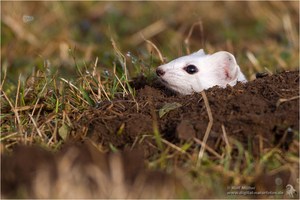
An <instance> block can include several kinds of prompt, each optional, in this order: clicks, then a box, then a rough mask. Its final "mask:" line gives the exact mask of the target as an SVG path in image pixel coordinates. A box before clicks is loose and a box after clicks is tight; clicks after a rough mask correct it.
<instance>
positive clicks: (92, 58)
mask: <svg viewBox="0 0 300 200" xmlns="http://www.w3.org/2000/svg"><path fill="white" fill-rule="evenodd" d="M35 3H36V4H35V5H34V6H33V4H32V3H23V2H2V3H1V4H2V13H1V17H2V21H1V49H2V52H1V57H2V59H1V66H2V67H1V86H0V90H1V127H0V131H1V136H0V141H1V152H2V153H3V152H6V151H11V149H12V147H13V146H14V145H16V144H27V145H30V144H39V145H40V146H43V147H45V148H48V149H51V150H57V149H59V148H60V146H61V145H62V144H63V142H64V141H65V140H67V138H68V135H69V134H71V130H72V128H74V125H75V124H74V123H76V122H77V121H79V119H80V118H81V117H82V113H83V112H84V111H85V110H87V109H89V108H90V107H96V106H97V105H98V104H99V103H100V102H102V101H105V100H108V101H112V100H113V99H114V98H115V97H116V96H118V95H122V96H126V95H131V96H132V97H133V98H134V97H135V93H136V91H134V89H133V88H131V87H130V84H129V83H130V80H131V78H132V77H134V76H136V75H138V74H144V75H145V76H146V77H147V78H149V79H151V77H152V76H154V70H155V68H156V67H157V66H158V65H159V64H161V63H162V61H164V60H171V59H172V58H175V57H177V56H180V55H183V54H185V53H188V52H189V51H196V50H198V49H200V48H205V51H207V52H208V53H212V52H214V51H217V50H227V51H231V52H232V53H234V54H235V55H236V57H237V61H238V63H239V64H240V66H241V68H242V71H244V72H245V74H246V75H247V77H248V78H249V79H250V80H251V79H253V78H254V75H255V73H256V72H262V71H267V72H270V73H276V72H278V71H282V70H295V69H298V65H299V53H298V52H299V37H298V35H299V32H298V30H299V10H298V9H297V8H299V2H286V3H283V2H219V3H215V2H184V6H183V2H177V3H172V2H160V3H157V2H143V3H142V2H126V3H124V2H123V3H122V2H35ZM196 5H197V6H196ZM297 5H298V6H297ZM128 7H129V8H130V9H129V10H130V11H129V10H128V9H127V8H128ZM211 10H214V12H211ZM244 10H245V11H244ZM20 11H22V12H20ZM20 13H24V14H25V15H27V14H28V16H33V21H31V22H28V23H23V22H22V21H20V19H22V17H24V16H22V15H21V14H20ZM216 13H218V14H217V15H216ZM219 16H222V17H221V18H219ZM29 19H31V18H29ZM137 19H139V20H138V21H137ZM193 24H194V26H193ZM136 106H137V107H138V106H139V105H138V103H137V102H136ZM153 116H155V114H153ZM123 128H124V127H122V126H121V127H120V128H119V131H118V133H119V134H122V129H123ZM153 132H154V136H149V137H154V138H155V141H156V142H157V148H158V149H159V150H160V154H158V155H155V156H154V157H153V158H152V159H151V160H147V161H146V162H147V165H148V167H149V168H154V169H162V170H164V171H167V172H172V171H176V167H175V166H176V165H175V164H174V162H177V161H178V162H180V160H181V162H184V163H185V164H184V166H185V167H186V169H188V170H189V173H190V175H191V177H193V180H194V182H193V183H190V182H188V181H189V179H188V178H185V179H186V180H185V179H184V180H183V181H187V182H188V184H191V185H192V187H191V188H193V187H194V186H195V185H201V186H202V188H203V189H201V191H194V190H193V189H191V191H189V193H188V194H184V195H187V197H190V196H193V195H196V196H197V195H199V194H201V195H202V196H213V197H223V198H224V194H226V192H227V191H228V190H227V188H224V185H226V184H231V185H241V184H246V185H247V184H251V183H252V182H253V181H254V180H255V179H256V178H258V177H261V175H263V174H265V173H266V174H272V173H275V171H276V170H286V169H288V170H289V171H290V172H291V173H294V174H297V172H296V171H295V169H297V163H298V162H299V158H298V157H297V156H295V152H296V151H295V152H294V153H291V154H288V153H285V154H283V152H281V151H280V150H279V149H276V148H275V149H270V150H267V151H266V152H262V154H261V157H260V158H254V157H253V155H252V154H251V153H250V152H251V151H249V150H248V149H244V147H243V146H242V145H241V144H240V143H239V142H238V141H235V140H232V139H231V138H227V137H226V130H225V128H224V129H223V136H224V138H225V141H226V146H224V147H223V151H222V152H219V153H216V152H215V153H214V152H212V151H211V150H209V149H207V148H206V149H205V150H206V151H204V145H202V146H203V147H202V148H203V149H202V150H201V151H200V149H199V148H198V146H199V143H201V142H202V141H186V142H182V144H181V146H176V145H174V144H172V143H170V142H168V141H166V140H164V139H163V138H162V137H161V135H160V133H159V130H158V127H157V124H155V120H154V124H153ZM297 134H298V135H295V137H299V133H297ZM145 137H147V135H145ZM203 142H204V143H205V141H203ZM294 145H296V146H297V145H298V146H299V143H298V144H294ZM111 151H113V152H115V151H118V150H117V149H116V148H115V147H114V146H111ZM199 152H201V154H199V155H198V153H199ZM207 152H209V154H208V153H207ZM210 154H212V155H213V156H212V155H210ZM233 156H235V158H233ZM199 158H201V165H197V163H198V159H199ZM295 166H296V167H295ZM219 183H222V184H219ZM216 185H217V186H216Z"/></svg>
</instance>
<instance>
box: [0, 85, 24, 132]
mask: <svg viewBox="0 0 300 200" xmlns="http://www.w3.org/2000/svg"><path fill="white" fill-rule="evenodd" d="M2 93H3V96H4V98H5V99H6V101H7V102H8V103H9V105H10V107H11V110H12V111H13V112H14V113H15V116H16V119H17V124H18V129H19V131H20V132H21V133H22V132H23V127H22V124H21V121H20V117H19V113H18V111H17V110H16V109H15V108H14V106H13V104H12V102H11V101H10V100H9V98H8V97H7V96H6V94H5V92H4V91H3V90H2Z"/></svg>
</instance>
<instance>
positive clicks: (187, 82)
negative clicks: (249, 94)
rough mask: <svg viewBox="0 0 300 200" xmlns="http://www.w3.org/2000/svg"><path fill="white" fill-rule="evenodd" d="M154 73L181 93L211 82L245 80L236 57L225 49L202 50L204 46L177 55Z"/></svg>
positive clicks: (217, 83) (222, 82) (222, 83)
mask: <svg viewBox="0 0 300 200" xmlns="http://www.w3.org/2000/svg"><path fill="white" fill-rule="evenodd" d="M156 74H157V75H158V76H159V78H160V79H161V80H162V82H163V83H164V84H165V85H166V86H167V87H168V88H170V89H172V90H174V91H177V92H179V93H181V94H185V95H187V94H192V93H194V92H201V91H202V90H205V89H208V88H211V87H213V86H216V85H218V86H220V87H226V86H227V85H231V86H234V85H235V84H236V83H237V81H241V82H247V80H246V78H245V76H244V74H243V73H242V72H241V70H240V67H239V66H238V64H237V63H236V60H235V57H234V56H233V55H232V54H231V53H229V52H226V51H219V52H216V53H214V54H205V53H204V51H203V49H200V50H199V51H197V52H195V53H192V54H190V55H186V56H182V57H179V58H177V59H175V60H172V61H171V62H169V63H167V64H164V65H161V66H159V67H158V68H157V69H156Z"/></svg>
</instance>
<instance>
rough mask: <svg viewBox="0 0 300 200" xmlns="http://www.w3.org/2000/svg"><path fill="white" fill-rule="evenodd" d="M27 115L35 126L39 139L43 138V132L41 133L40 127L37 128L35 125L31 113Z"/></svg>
mask: <svg viewBox="0 0 300 200" xmlns="http://www.w3.org/2000/svg"><path fill="white" fill-rule="evenodd" d="M28 116H29V117H30V119H31V121H32V123H33V125H34V127H35V128H36V131H37V133H38V134H39V136H40V137H41V139H42V140H44V139H43V134H42V133H41V131H40V129H39V128H38V126H37V124H36V122H35V120H34V119H33V117H32V115H31V114H28Z"/></svg>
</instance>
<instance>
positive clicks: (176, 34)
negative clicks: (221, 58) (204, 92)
mask: <svg viewBox="0 0 300 200" xmlns="http://www.w3.org/2000/svg"><path fill="white" fill-rule="evenodd" d="M1 5H2V7H1V50H2V51H1V58H2V59H1V66H2V69H1V72H2V73H3V69H7V75H8V80H9V81H11V82H17V79H18V77H19V76H20V74H21V75H22V77H24V78H26V76H28V75H29V74H30V73H31V72H32V70H33V69H38V68H43V67H45V66H47V67H48V68H53V69H54V68H55V69H58V70H59V73H60V74H59V76H62V77H72V76H74V75H75V74H76V72H75V71H76V70H75V67H74V59H75V60H76V62H77V63H78V65H80V66H87V67H90V66H93V65H94V63H95V62H96V58H98V63H97V66H98V67H99V68H100V69H101V70H105V69H110V68H112V66H113V62H114V61H115V51H114V48H113V46H112V42H111V39H113V40H114V41H115V42H116V44H117V46H118V48H119V49H120V51H121V53H122V54H124V55H129V54H128V53H130V55H131V56H129V57H128V56H127V59H128V62H129V64H128V67H129V71H130V72H131V74H132V76H135V75H136V74H137V73H140V71H139V70H135V69H133V65H132V62H133V61H134V62H138V63H139V65H141V66H142V65H143V66H146V67H149V68H150V70H153V69H155V67H156V66H157V65H159V64H160V61H159V57H158V54H157V51H155V49H154V48H153V46H152V45H149V43H147V42H145V39H148V40H150V41H151V42H153V44H155V45H156V46H157V48H158V49H159V51H160V52H161V54H162V55H163V56H164V57H165V60H166V61H168V60H171V59H173V58H176V57H178V56H181V55H184V54H186V53H187V52H188V51H187V49H190V50H191V51H196V50H198V49H200V48H204V49H205V51H206V52H207V53H213V52H215V51H218V50H226V51H230V52H232V53H233V54H234V55H235V56H236V58H237V61H238V63H239V65H240V66H241V68H242V70H243V71H244V72H245V74H246V76H247V77H248V78H249V79H253V78H254V73H255V72H258V71H269V72H272V73H276V72H278V71H283V70H295V69H298V67H299V1H288V2H281V1H271V2H252V1H249V2H231V1H230V2H213V1H212V2H201V1H199V2H97V1H89V2H42V1H41V2H1ZM195 23H198V24H196V25H195V26H194V29H193V31H192V32H191V35H190V37H188V35H189V31H190V30H191V27H192V26H193V24H195ZM199 24H201V26H200V25H199ZM142 35H143V37H144V38H143V37H142ZM186 38H188V42H189V43H188V44H187V43H185V39H186ZM130 63H131V65H130ZM135 64H136V63H135ZM131 68H132V69H131Z"/></svg>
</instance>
